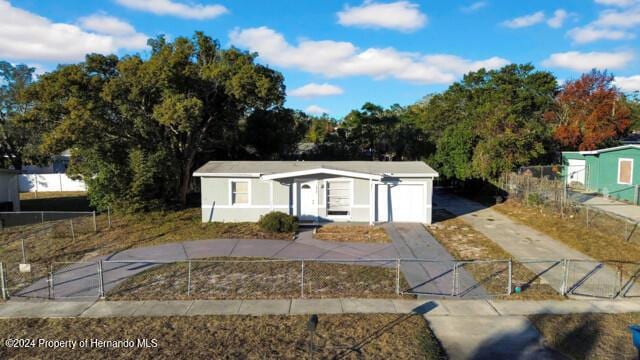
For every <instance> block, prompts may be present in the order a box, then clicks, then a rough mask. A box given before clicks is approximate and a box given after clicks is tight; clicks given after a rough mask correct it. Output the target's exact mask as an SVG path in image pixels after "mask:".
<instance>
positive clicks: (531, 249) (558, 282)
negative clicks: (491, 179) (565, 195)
mask: <svg viewBox="0 0 640 360" xmlns="http://www.w3.org/2000/svg"><path fill="white" fill-rule="evenodd" d="M434 206H436V207H439V208H443V209H445V210H447V211H449V212H451V213H453V214H454V215H456V216H459V217H461V218H462V219H463V220H464V221H466V222H467V223H468V224H469V225H471V226H472V227H473V228H474V229H476V230H477V231H479V232H480V233H482V234H483V235H485V236H486V237H488V238H489V239H491V240H493V241H494V242H495V243H497V244H498V245H500V247H502V248H503V249H504V250H506V251H507V252H509V253H510V254H511V255H513V258H514V259H516V260H518V261H520V262H522V263H523V265H524V266H526V267H527V268H528V269H529V270H531V271H532V272H534V273H535V274H537V275H539V277H540V278H542V279H543V280H544V281H546V282H547V283H548V284H549V285H551V286H552V287H553V288H554V289H556V290H557V291H558V292H560V291H561V289H562V285H563V280H564V274H565V272H564V268H563V264H562V263H561V262H558V261H557V260H558V259H579V260H581V261H571V262H570V263H569V265H568V266H569V269H568V271H567V273H568V277H567V279H566V280H567V281H566V282H567V290H568V293H569V294H570V295H574V296H593V297H602V298H610V297H614V296H615V295H616V285H617V283H618V281H619V278H618V274H617V272H616V271H615V270H614V269H611V268H609V267H606V266H603V265H602V264H601V263H599V262H598V261H596V260H594V259H592V258H590V257H588V256H586V255H584V254H583V253H581V252H579V251H577V250H574V249H572V248H570V247H568V246H567V245H565V244H563V243H561V242H559V241H557V240H555V239H553V238H551V237H549V236H547V235H545V234H543V233H541V232H539V231H536V230H534V229H532V228H530V227H528V226H526V225H523V224H521V223H518V222H515V221H513V220H512V219H511V218H509V217H508V216H506V215H503V214H501V213H499V212H497V211H495V210H492V209H491V208H487V207H485V206H483V205H481V204H479V203H476V202H473V201H470V200H467V199H464V198H462V197H459V196H456V195H453V194H451V193H449V192H445V191H443V190H438V191H436V192H435V193H434ZM627 295H635V293H634V294H627Z"/></svg>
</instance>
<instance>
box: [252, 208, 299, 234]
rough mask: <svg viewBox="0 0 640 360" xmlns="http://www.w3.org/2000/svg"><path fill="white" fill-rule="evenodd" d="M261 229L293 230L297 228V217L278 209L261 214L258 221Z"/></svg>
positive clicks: (274, 230)
mask: <svg viewBox="0 0 640 360" xmlns="http://www.w3.org/2000/svg"><path fill="white" fill-rule="evenodd" d="M258 225H259V226H260V228H261V229H263V230H266V231H271V232H294V231H296V230H298V218H297V217H295V216H292V215H288V214H285V213H283V212H280V211H272V212H270V213H268V214H265V215H262V216H261V217H260V220H259V221H258Z"/></svg>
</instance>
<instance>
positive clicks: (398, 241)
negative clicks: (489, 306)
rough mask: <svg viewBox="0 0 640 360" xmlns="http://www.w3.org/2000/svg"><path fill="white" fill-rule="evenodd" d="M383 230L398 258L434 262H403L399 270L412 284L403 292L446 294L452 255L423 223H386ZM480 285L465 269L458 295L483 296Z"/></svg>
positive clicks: (450, 284)
mask: <svg viewBox="0 0 640 360" xmlns="http://www.w3.org/2000/svg"><path fill="white" fill-rule="evenodd" d="M384 228H385V230H386V231H387V233H388V234H389V236H390V237H391V240H392V241H393V245H394V246H395V248H396V251H397V252H398V254H399V255H400V257H401V258H404V259H427V260H433V261H419V260H418V261H415V262H411V261H404V262H402V264H401V266H400V269H401V270H402V273H403V274H404V277H405V279H406V280H407V282H408V283H409V285H410V286H411V288H410V289H404V292H408V293H413V294H418V295H421V296H428V297H431V298H433V297H449V296H451V295H452V290H453V289H452V288H453V264H454V258H453V256H451V254H449V252H447V250H446V249H445V248H444V247H443V246H442V245H441V244H440V243H439V242H438V241H437V240H436V239H434V237H433V236H431V234H429V233H428V232H427V231H426V230H425V228H424V226H423V225H422V224H409V223H387V224H385V225H384ZM486 295H487V294H486V292H485V290H484V289H483V288H482V286H480V285H478V283H477V282H476V281H475V280H474V279H473V277H471V275H470V274H469V273H468V272H467V271H466V270H464V269H461V270H459V273H458V296H459V297H461V298H473V297H478V298H481V297H486Z"/></svg>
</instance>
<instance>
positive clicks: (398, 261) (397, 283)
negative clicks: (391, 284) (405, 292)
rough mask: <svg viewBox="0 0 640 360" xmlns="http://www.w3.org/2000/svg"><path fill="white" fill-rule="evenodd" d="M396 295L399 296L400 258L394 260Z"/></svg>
mask: <svg viewBox="0 0 640 360" xmlns="http://www.w3.org/2000/svg"><path fill="white" fill-rule="evenodd" d="M396 295H400V258H398V259H397V260H396Z"/></svg>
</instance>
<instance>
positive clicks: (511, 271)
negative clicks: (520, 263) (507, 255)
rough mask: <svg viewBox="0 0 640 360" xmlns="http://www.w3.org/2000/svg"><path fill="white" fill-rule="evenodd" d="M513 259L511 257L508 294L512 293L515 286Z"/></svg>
mask: <svg viewBox="0 0 640 360" xmlns="http://www.w3.org/2000/svg"><path fill="white" fill-rule="evenodd" d="M512 278H513V259H509V282H508V284H507V286H508V288H507V295H511V289H512V288H513V283H512V282H513V280H512Z"/></svg>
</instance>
